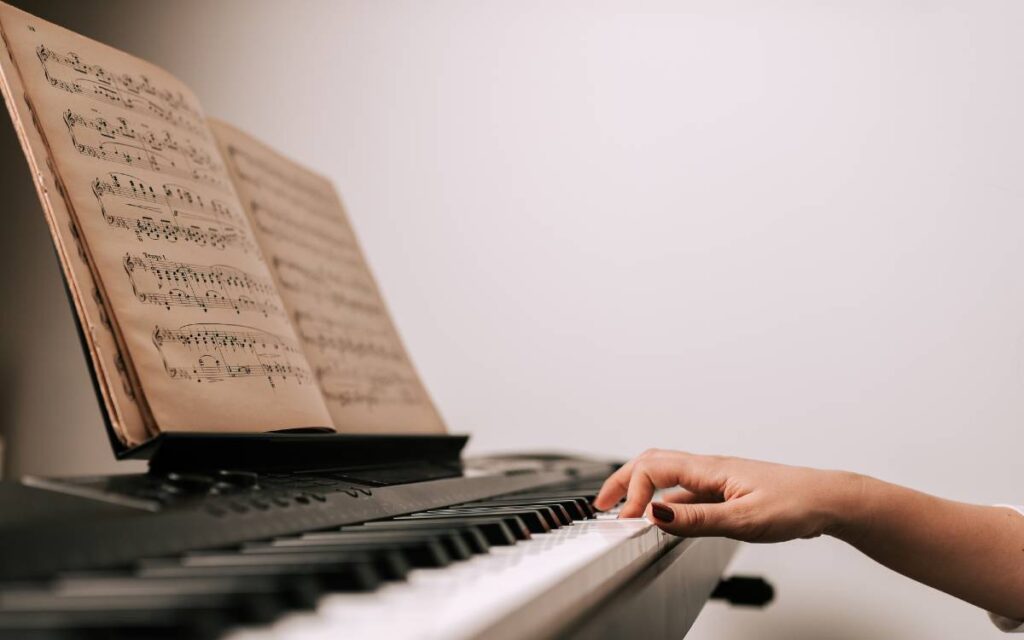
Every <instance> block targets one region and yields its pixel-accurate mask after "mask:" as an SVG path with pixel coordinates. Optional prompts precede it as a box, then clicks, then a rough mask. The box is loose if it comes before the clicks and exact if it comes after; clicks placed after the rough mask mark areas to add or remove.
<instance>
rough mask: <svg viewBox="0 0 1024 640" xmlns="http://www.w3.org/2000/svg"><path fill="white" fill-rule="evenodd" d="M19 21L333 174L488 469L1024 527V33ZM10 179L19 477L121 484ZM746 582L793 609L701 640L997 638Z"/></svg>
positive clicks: (486, 12) (10, 176)
mask: <svg viewBox="0 0 1024 640" xmlns="http://www.w3.org/2000/svg"><path fill="white" fill-rule="evenodd" d="M23 4H24V5H25V6H27V7H29V8H30V9H32V10H33V11H35V12H36V13H38V14H41V15H43V16H44V17H47V18H49V19H52V20H55V21H57V22H60V23H62V24H65V25H66V26H69V27H71V28H73V29H76V30H79V31H81V32H83V33H86V34H88V35H91V36H93V37H96V38H99V39H101V40H104V41H106V42H108V43H110V44H113V45H115V46H118V47H120V48H123V49H125V50H128V51H130V52H133V53H135V54H137V55H140V56H142V57H145V58H147V59H150V60H152V61H154V62H157V63H158V64H161V65H162V66H164V67H166V68H167V69H169V70H170V71H172V72H173V73H175V74H177V75H178V76H179V77H181V78H182V79H184V80H185V81H186V82H188V83H189V84H190V85H191V86H192V87H194V88H195V89H196V91H197V93H198V94H199V96H200V97H201V98H202V100H203V103H204V106H205V107H206V109H207V111H208V112H209V113H210V114H213V115H217V116H219V117H222V118H224V119H227V120H229V121H231V122H233V123H235V124H237V125H239V126H241V127H242V128H244V129H247V130H249V131H250V132H252V133H254V134H255V135H257V136H258V137H261V138H263V139H265V140H266V141H268V142H269V143H270V144H272V145H273V146H275V147H277V148H279V149H281V150H283V151H285V152H286V153H288V154H290V155H292V156H293V157H295V158H298V159H300V160H302V161H303V162H305V163H307V164H309V165H310V166H312V167H315V168H316V169H318V170H319V171H321V172H323V173H326V174H327V175H328V176H330V177H331V178H332V179H333V180H334V181H335V183H336V185H337V186H338V188H339V190H340V192H341V193H342V195H343V197H344V199H345V202H346V204H347V206H348V209H349V212H350V215H351V217H352V219H353V221H354V224H355V226H356V228H357V230H358V232H359V233H360V236H361V239H362V241H363V243H364V246H365V249H366V250H367V252H368V254H369V257H370V261H371V263H372V266H373V268H374V269H375V272H376V274H377V276H378V278H379V280H380V282H381V285H382V287H383V289H384V291H385V293H386V296H387V298H388V301H389V303H390V306H391V308H392V311H393V313H394V315H395V316H396V318H397V322H398V324H399V327H400V329H401V330H402V332H403V335H404V337H405V339H406V341H407V343H408V347H409V349H410V351H411V353H412V354H413V357H414V359H415V361H416V363H417V365H418V367H419V369H420V371H421V373H422V375H423V376H424V378H425V380H426V383H427V386H428V387H429V388H430V390H431V391H432V393H433V395H434V397H435V399H436V401H437V403H438V405H439V407H440V409H441V411H442V413H443V414H444V416H445V417H446V419H447V421H448V424H449V425H450V428H451V429H452V430H453V431H457V432H469V433H472V434H473V440H472V445H471V450H472V452H476V453H481V452H488V451H504V450H523V449H530V450H537V449H559V450H571V451H578V452H585V453H591V454H598V455H602V456H611V457H619V458H624V457H628V456H630V455H633V454H635V453H637V452H639V451H641V450H642V449H645V448H647V447H651V446H659V447H666V448H685V449H689V450H694V451H702V452H721V453H733V454H738V455H744V456H750V457H758V458H768V459H773V460H778V461H783V462H789V463H796V464H808V465H814V466H823V467H838V468H849V469H856V470H860V471H863V472H866V473H870V474H874V475H876V476H880V477H882V478H885V479H888V480H892V481H895V482H900V483H904V484H909V485H912V486H915V487H918V488H920V489H923V490H927V491H930V492H934V493H938V494H942V495H945V496H949V497H952V498H956V499H962V500H968V501H974V502H983V503H991V502H1013V501H1024V486H1022V484H1021V482H1020V481H1021V477H1022V473H1021V471H1020V470H1019V462H1018V461H1019V447H1020V443H1021V435H1020V424H1021V419H1022V417H1024V393H1022V391H1024V290H1022V287H1021V285H1020V278H1021V272H1022V269H1024V251H1022V243H1024V208H1022V205H1024V181H1022V180H1021V170H1022V168H1024V167H1022V160H1024V157H1022V154H1024V125H1022V121H1021V114H1022V113H1024V88H1022V87H1024V85H1022V83H1021V82H1020V68H1021V61H1022V54H1024V40H1022V39H1021V38H1020V34H1021V32H1022V27H1024V4H1021V3H1019V2H1016V1H1010V0H1007V1H993V2H977V1H968V0H963V1H961V2H938V1H934V2H924V1H908V2H899V3H894V2H887V1H875V2H858V3H851V2H820V1H817V2H811V1H805V2H797V1H790V2H776V3H762V2H756V1H753V0H751V1H749V2H739V1H722V2H713V3H709V2H689V1H679V2H653V1H633V2H628V3H625V2H570V1H561V2H492V1H483V2H479V1H469V0H466V1H464V2H461V1H442V2H430V3H427V2H414V1H411V0H410V1H397V0H395V1H389V2H373V1H371V0H366V1H363V2H328V1H326V0H324V1H320V2H312V1H307V2H290V3H286V2H270V1H258V2H257V1H242V0H234V1H222V2H203V1H200V0H188V1H179V2H166V3H155V2H147V3H133V2H123V1H118V2H111V1H107V2H99V1H97V0H88V1H82V0H79V1H76V2H48V3H23ZM769 5H770V6H769ZM0 157H2V159H3V164H4V167H6V168H7V170H5V171H4V172H3V173H2V175H0V189H3V193H4V202H5V210H4V214H5V221H4V222H5V226H4V229H5V231H4V232H3V234H2V238H3V240H2V247H0V249H2V250H0V257H2V261H3V262H2V267H3V269H4V273H5V277H4V278H2V279H0V281H2V282H3V290H2V291H0V295H3V299H4V301H5V303H4V309H5V311H4V323H5V326H4V329H5V330H4V331H3V333H2V339H3V341H2V348H0V376H2V377H0V381H2V382H3V384H2V385H0V389H3V396H2V399H3V405H2V406H3V411H2V423H0V428H2V432H3V433H4V434H5V436H6V446H7V451H6V454H7V455H6V463H7V467H8V471H9V472H10V473H11V474H17V473H25V472H38V473H84V472H93V471H110V470H112V469H115V468H118V467H116V465H115V464H114V462H113V459H112V457H111V455H110V452H109V449H108V447H107V443H106V440H105V436H104V435H103V433H102V430H101V427H100V419H99V415H98V412H97V408H96V403H95V400H94V398H93V396H92V390H91V387H90V383H89V379H88V375H87V373H86V369H85V367H84V363H83V358H82V356H81V354H80V351H79V350H78V345H77V338H76V336H75V333H74V326H73V323H72V320H71V316H70V313H69V311H68V307H67V304H66V301H65V299H64V297H63V292H62V291H61V289H60V281H59V276H58V271H57V268H56V264H55V260H54V258H53V253H52V250H51V249H50V241H49V239H48V237H47V235H46V230H45V225H44V224H43V220H42V216H41V213H40V210H39V207H38V205H37V204H36V203H35V200H34V196H33V194H32V192H31V188H30V184H29V180H28V175H27V171H25V169H24V163H23V161H22V160H21V158H20V151H19V150H18V148H17V144H16V142H15V140H14V138H13V135H12V133H11V131H10V128H9V127H5V128H4V132H3V146H2V149H0ZM122 468H123V467H122ZM734 568H735V571H737V572H740V573H753V574H760V575H764V576H766V577H768V578H769V579H770V580H771V581H772V582H773V583H774V584H775V585H776V587H777V589H778V591H779V595H778V600H777V602H776V603H775V604H774V605H773V606H772V607H771V608H769V609H768V610H766V611H763V612H751V611H737V610H732V609H728V608H726V607H724V606H722V605H718V604H713V605H710V606H709V607H708V608H707V609H706V610H705V613H704V614H702V616H701V618H700V619H699V620H698V622H697V625H696V626H695V627H694V630H693V632H692V633H691V636H690V637H693V638H698V639H711V638H715V639H721V638H725V639H732V638H751V637H757V638H769V639H774V638H778V639H782V638H837V639H847V638H851V639H852V638H901V639H903V638H906V639H910V638H986V637H992V638H995V637H998V636H999V634H998V632H996V631H995V630H994V629H992V628H991V627H990V626H989V624H988V622H987V620H986V619H985V616H984V614H983V613H982V612H981V611H978V610H976V609H974V608H973V607H971V606H969V605H966V604H963V603H959V602H957V601H955V600H953V599H952V598H949V597H947V596H944V595H942V594H940V593H937V592H934V591H931V590H929V589H926V588H923V587H920V586H917V585H915V584H913V583H911V582H910V581H909V580H906V579H904V578H901V577H899V576H897V575H895V574H892V573H890V572H888V571H887V570H885V569H883V568H881V567H878V566H876V565H874V564H873V563H871V562H870V561H869V560H867V559H864V558H863V557H860V556H859V555H858V554H857V553H856V552H854V551H853V550H851V549H849V548H848V547H845V546H844V545H842V544H841V543H838V542H836V541H833V540H830V539H818V540H813V541H803V542H796V543H790V544H785V545H775V546H759V547H747V548H746V549H745V551H744V552H743V554H742V555H741V556H740V557H739V559H738V560H737V562H736V563H735V567H734Z"/></svg>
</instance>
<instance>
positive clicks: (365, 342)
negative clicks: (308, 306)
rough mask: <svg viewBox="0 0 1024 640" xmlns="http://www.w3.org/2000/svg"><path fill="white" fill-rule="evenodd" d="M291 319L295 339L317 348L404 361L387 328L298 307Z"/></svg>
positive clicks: (362, 356)
mask: <svg viewBox="0 0 1024 640" xmlns="http://www.w3.org/2000/svg"><path fill="white" fill-rule="evenodd" d="M293 320H294V322H295V331H296V333H297V334H298V336H299V339H300V340H301V341H302V342H303V343H305V344H310V345H314V346H316V347H318V348H320V349H321V350H330V351H333V352H335V353H337V354H338V355H339V356H342V357H346V356H348V357H355V358H360V359H366V358H369V359H373V360H380V361H387V362H396V363H403V362H406V357H405V353H404V351H403V350H402V348H401V346H400V345H399V344H398V342H397V341H396V340H395V337H394V335H393V334H392V333H391V332H390V331H388V330H387V329H367V328H364V327H358V326H354V325H351V324H348V323H344V322H341V321H338V320H334V319H330V318H324V317H317V316H314V315H312V314H309V313H304V312H301V311H299V312H295V314H294V315H293Z"/></svg>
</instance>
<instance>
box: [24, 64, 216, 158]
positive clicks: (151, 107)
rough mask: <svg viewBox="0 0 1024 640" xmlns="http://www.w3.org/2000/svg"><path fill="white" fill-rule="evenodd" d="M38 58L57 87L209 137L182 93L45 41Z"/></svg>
mask: <svg viewBox="0 0 1024 640" xmlns="http://www.w3.org/2000/svg"><path fill="white" fill-rule="evenodd" d="M36 57H37V58H38V59H39V63H40V65H42V68H43V75H44V77H45V78H46V80H47V82H49V83H50V85H51V86H53V87H55V88H57V89H60V90H62V91H66V92H67V93H71V94H74V95H81V96H83V97H86V98H89V99H91V100H95V101H98V102H103V103H106V104H110V105H114V106H118V107H121V108H123V109H126V110H129V111H134V112H145V113H148V114H150V115H152V116H153V117H155V118H158V119H160V120H163V121H164V122H167V123H168V124H170V125H172V126H174V127H176V128H179V129H183V130H185V131H188V132H189V133H192V134H194V135H197V136H200V137H202V138H205V137H206V136H205V133H204V124H203V119H202V115H201V114H200V112H199V110H198V109H197V108H195V107H193V106H192V105H191V104H189V103H188V101H187V100H186V99H185V97H184V96H183V95H182V94H181V93H180V92H173V91H171V90H169V89H161V88H158V87H156V86H155V85H153V83H152V81H150V79H149V78H147V77H146V76H144V75H135V74H128V73H114V72H110V71H107V70H106V69H105V68H103V67H102V66H100V65H97V64H89V63H86V62H84V61H83V60H82V59H81V57H80V56H79V55H78V54H77V53H74V52H68V53H59V52H57V51H54V50H53V49H50V48H49V47H47V46H46V45H42V44H41V45H39V46H38V47H37V48H36ZM51 65H59V66H60V67H62V68H65V69H68V70H71V71H73V72H75V73H78V74H80V76H82V77H77V78H73V79H68V78H64V77H60V75H61V74H58V73H56V72H55V71H54V70H52V69H51ZM83 84H85V85H88V86H87V87H86V86H83ZM140 103H141V104H140ZM160 103H162V104H160Z"/></svg>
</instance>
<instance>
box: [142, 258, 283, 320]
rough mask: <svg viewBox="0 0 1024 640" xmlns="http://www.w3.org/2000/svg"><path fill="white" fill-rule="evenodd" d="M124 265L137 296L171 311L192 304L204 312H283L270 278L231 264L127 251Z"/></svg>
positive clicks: (270, 313)
mask: <svg viewBox="0 0 1024 640" xmlns="http://www.w3.org/2000/svg"><path fill="white" fill-rule="evenodd" d="M123 264H124V268H125V272H126V273H127V274H128V279H129V281H130V283H131V287H132V291H133V293H134V294H135V297H136V299H138V300H139V301H140V302H142V303H145V304H154V305H158V306H162V307H166V308H167V310H170V309H171V308H172V307H190V308H197V309H202V310H203V311H204V312H206V311H209V310H210V309H233V310H234V311H235V312H236V313H238V314H241V313H242V312H243V311H244V312H255V313H261V314H262V315H264V316H270V315H282V314H283V311H282V309H281V307H280V306H279V305H278V304H277V303H276V302H275V298H276V296H275V291H274V288H273V286H272V285H271V284H270V283H269V282H268V281H266V280H264V279H262V278H259V277H257V276H253V275H251V274H249V273H246V272H245V271H242V270H240V269H236V268H234V267H231V266H228V265H199V264H193V263H187V262H175V261H171V260H167V259H166V257H165V256H162V255H154V254H148V253H143V254H142V255H133V254H131V253H127V254H125V256H124V260H123ZM232 292H234V295H232Z"/></svg>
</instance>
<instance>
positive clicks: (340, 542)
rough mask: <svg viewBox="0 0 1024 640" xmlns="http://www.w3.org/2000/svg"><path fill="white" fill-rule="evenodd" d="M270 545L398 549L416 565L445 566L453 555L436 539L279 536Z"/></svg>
mask: <svg viewBox="0 0 1024 640" xmlns="http://www.w3.org/2000/svg"><path fill="white" fill-rule="evenodd" d="M255 546H259V545H247V546H246V547H245V548H246V549H252V548H254V547H255ZM267 546H270V547H283V548H298V547H306V548H308V549H312V548H315V547H329V548H334V549H338V550H346V551H349V552H362V553H369V554H373V553H376V552H378V551H381V550H384V551H398V552H400V553H401V554H402V555H403V556H404V557H405V558H406V560H408V562H409V564H411V565H412V566H414V567H444V566H447V565H449V564H451V562H452V558H451V556H449V555H448V552H447V551H445V549H444V547H443V546H442V545H441V543H439V542H438V541H436V540H419V541H394V542H383V541H381V542H376V543H370V542H361V541H349V540H345V539H344V538H338V539H333V540H332V539H329V538H304V537H301V538H278V539H277V540H273V541H271V542H270V543H268V544H267Z"/></svg>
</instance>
